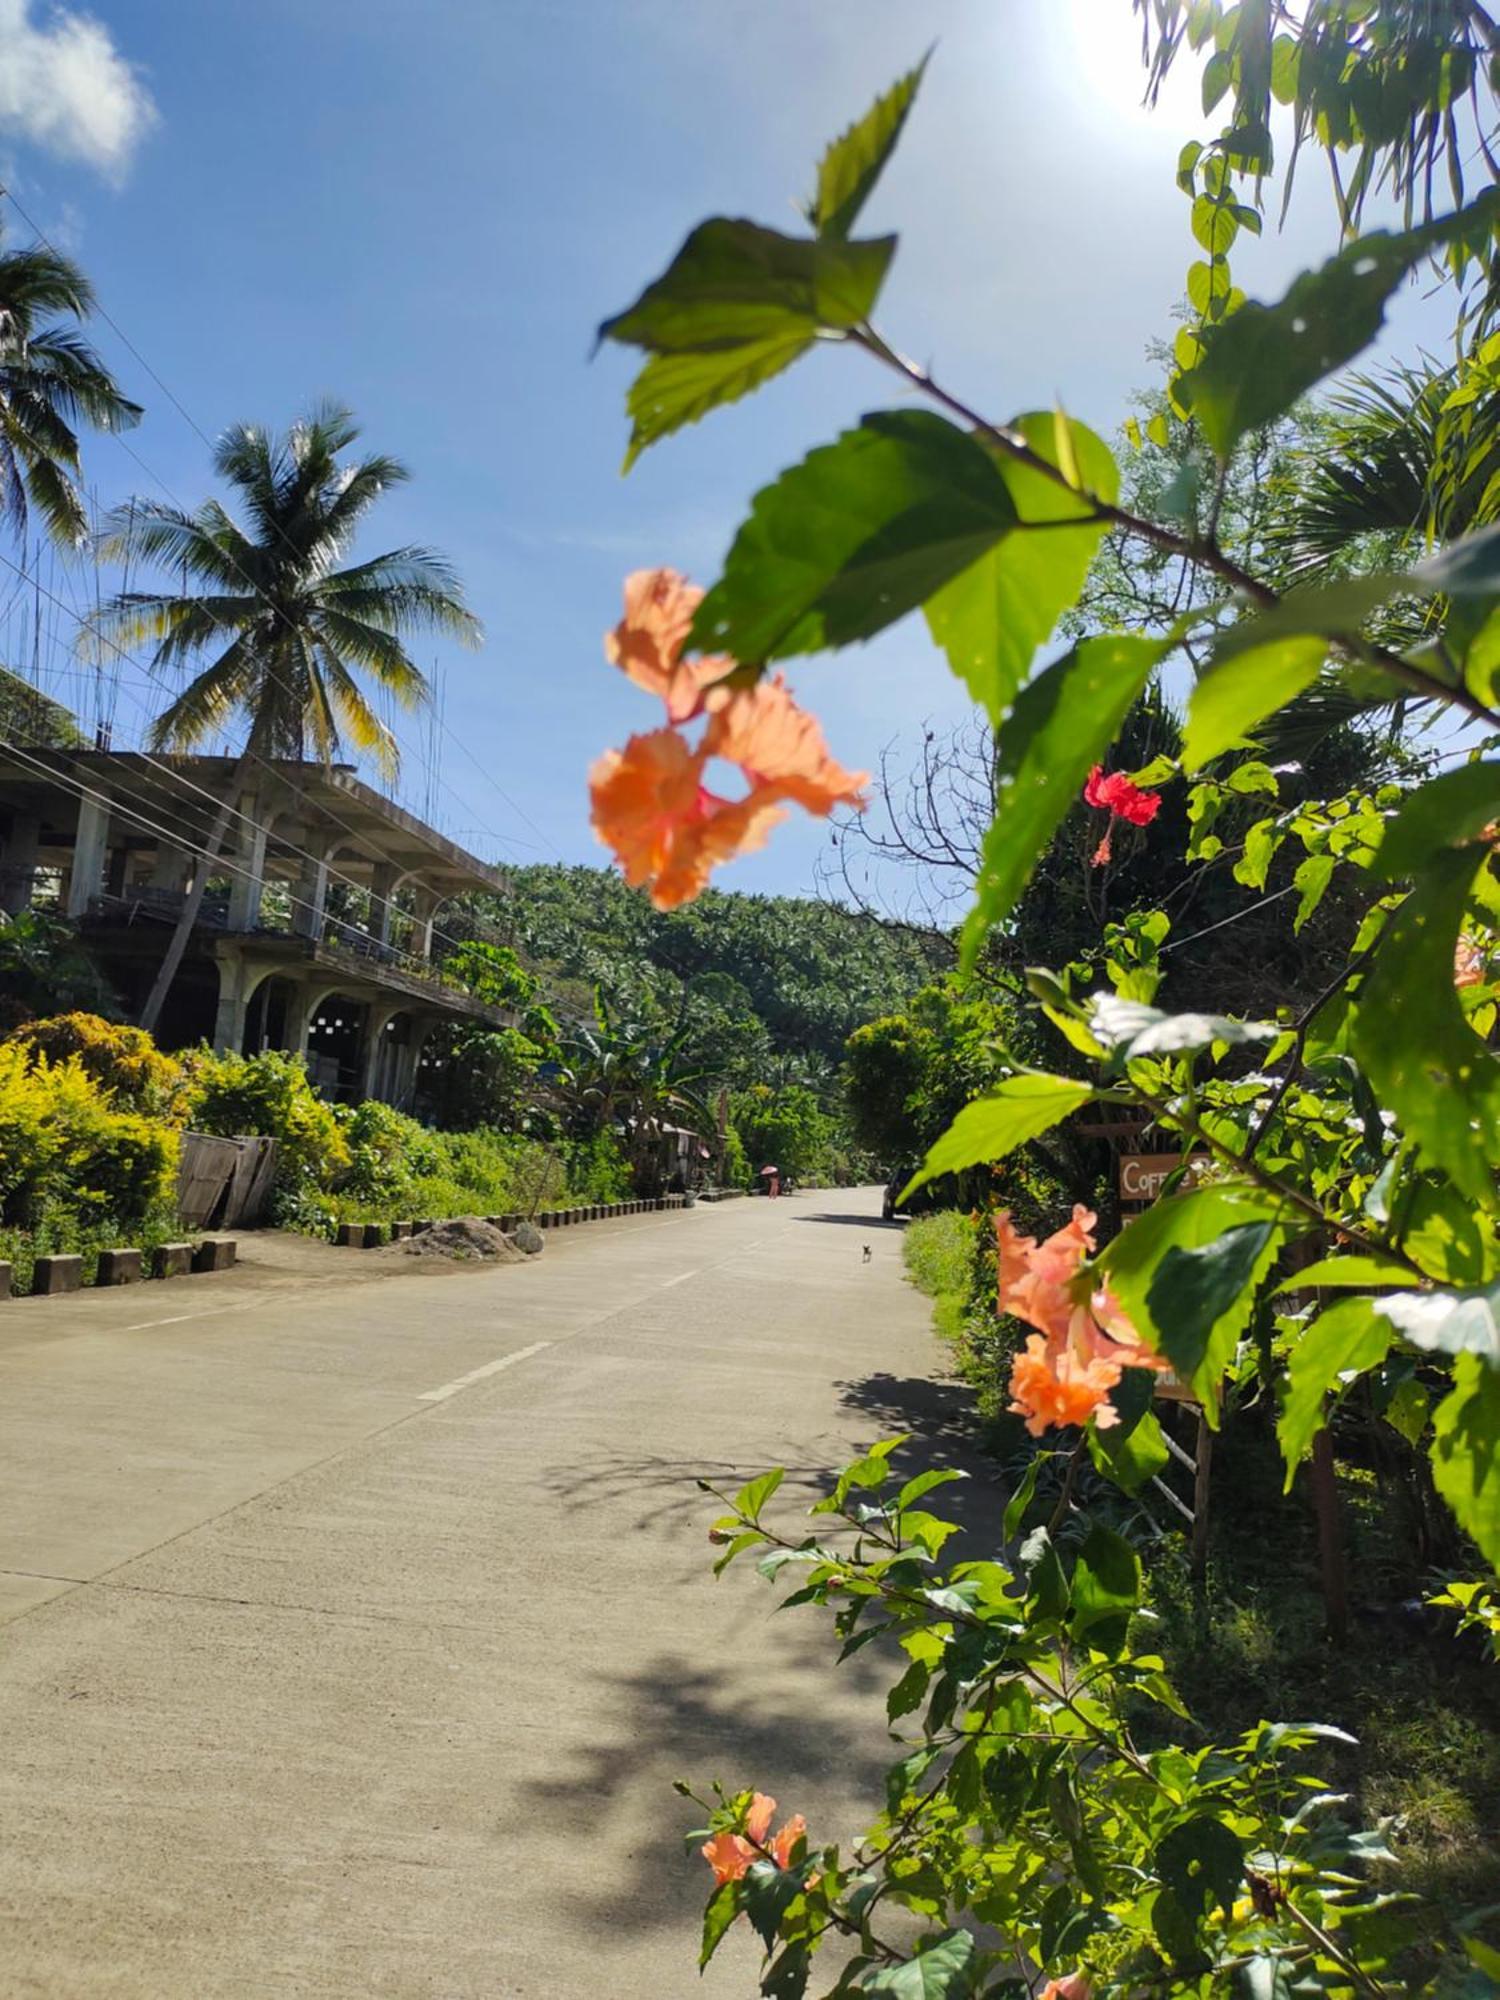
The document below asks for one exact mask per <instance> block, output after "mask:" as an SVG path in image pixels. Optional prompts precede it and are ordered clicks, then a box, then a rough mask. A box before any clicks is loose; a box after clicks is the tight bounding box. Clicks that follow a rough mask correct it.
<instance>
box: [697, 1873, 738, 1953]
mask: <svg viewBox="0 0 1500 2000" xmlns="http://www.w3.org/2000/svg"><path fill="white" fill-rule="evenodd" d="M739 1886H740V1885H739V1884H738V1882H721V1883H720V1884H719V1886H718V1888H717V1889H715V1890H714V1892H713V1894H712V1895H711V1896H710V1897H709V1899H708V1907H707V1909H705V1910H704V1912H703V1948H702V1950H701V1951H700V1952H699V1953H698V1970H699V1971H700V1972H701V1971H702V1970H703V1968H704V1966H705V1965H707V1963H708V1961H709V1960H710V1959H711V1958H712V1957H713V1955H714V1953H715V1952H716V1951H717V1950H718V1949H719V1945H720V1943H721V1942H722V1941H723V1937H724V1933H725V1932H726V1931H727V1930H728V1929H729V1926H730V1925H731V1924H732V1923H733V1922H734V1920H735V1918H736V1917H737V1916H738V1915H739V1913H740V1895H739Z"/></svg>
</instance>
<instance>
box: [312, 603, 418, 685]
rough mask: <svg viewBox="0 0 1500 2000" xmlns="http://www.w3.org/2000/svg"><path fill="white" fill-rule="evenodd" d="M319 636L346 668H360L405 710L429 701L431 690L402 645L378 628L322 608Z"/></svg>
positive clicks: (319, 613)
mask: <svg viewBox="0 0 1500 2000" xmlns="http://www.w3.org/2000/svg"><path fill="white" fill-rule="evenodd" d="M316 624H317V631H318V636H319V638H320V639H321V640H322V642H323V645H324V646H325V647H326V648H327V649H328V651H330V652H333V653H336V654H337V655H338V657H339V658H340V660H342V661H344V662H345V663H346V664H352V665H354V666H356V667H361V668H363V670H364V671H365V672H366V673H367V674H370V675H372V676H373V677H374V678H375V679H376V680H377V681H379V682H380V684H381V686H382V687H385V688H389V689H390V691H391V693H392V694H393V695H394V696H395V697H396V699H397V700H398V701H399V702H400V703H401V704H402V706H403V707H405V708H420V707H421V706H422V704H423V703H424V702H426V701H430V700H431V699H432V688H431V686H430V684H429V682H428V680H427V677H426V675H425V674H424V673H423V672H422V670H421V668H420V667H418V666H417V665H416V663H415V662H414V661H413V660H412V659H411V658H410V657H409V655H408V654H407V651H406V648H405V647H404V646H403V645H402V644H401V641H400V640H399V639H397V638H394V637H392V635H391V634H390V633H389V632H382V631H381V630H380V629H379V627H378V626H375V625H366V624H365V623H364V622H363V621H362V620H360V619H358V618H350V617H347V616H346V615H345V614H344V613H343V612H342V611H335V610H333V609H332V608H331V607H329V606H327V605H324V606H323V607H322V608H321V609H320V610H319V611H318V613H317V614H316Z"/></svg>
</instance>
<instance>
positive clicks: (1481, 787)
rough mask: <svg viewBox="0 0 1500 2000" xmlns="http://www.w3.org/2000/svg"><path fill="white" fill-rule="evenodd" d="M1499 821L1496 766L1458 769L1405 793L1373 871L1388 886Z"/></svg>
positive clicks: (1499, 777) (1499, 778) (1499, 770)
mask: <svg viewBox="0 0 1500 2000" xmlns="http://www.w3.org/2000/svg"><path fill="white" fill-rule="evenodd" d="M1497 815H1500V764H1497V763H1493V762H1490V763H1478V764H1460V765H1459V766H1458V768H1457V769H1456V770H1453V771H1444V772H1443V774H1442V776H1441V777H1439V778H1431V779H1429V780H1428V782H1427V783H1426V784H1425V785H1419V786H1418V787H1417V789H1416V791H1414V792H1408V793H1407V795H1406V797H1405V798H1404V799H1403V800H1402V801H1401V808H1400V810H1399V811H1398V812H1397V814H1396V817H1395V818H1394V819H1393V820H1392V821H1391V822H1390V824H1389V825H1388V826H1387V827H1386V830H1385V837H1384V838H1383V839H1382V841H1381V843H1380V851H1379V853H1378V854H1377V855H1376V857H1375V865H1376V867H1377V868H1378V869H1379V871H1380V873H1381V874H1382V875H1384V876H1386V877H1388V878H1389V879H1391V880H1395V879H1397V878H1399V877H1401V876H1406V875H1414V874H1416V872H1417V871H1418V869H1420V868H1421V867H1422V866H1423V864H1424V863H1425V862H1427V861H1430V860H1431V859H1432V857H1433V855H1434V854H1438V853H1440V852H1441V851H1442V850H1443V849H1444V848H1449V847H1459V846H1462V845H1463V843H1464V842H1465V841H1469V840H1473V839H1474V838H1475V836H1476V835H1477V834H1479V833H1482V832H1483V830H1484V829H1485V827H1487V826H1488V825H1489V824H1490V822H1491V820H1493V819H1495V818H1496V817H1497Z"/></svg>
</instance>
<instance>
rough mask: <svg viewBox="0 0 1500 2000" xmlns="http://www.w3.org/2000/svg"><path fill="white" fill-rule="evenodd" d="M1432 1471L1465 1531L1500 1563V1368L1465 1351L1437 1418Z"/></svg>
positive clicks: (1496, 1564) (1490, 1560) (1498, 1565)
mask: <svg viewBox="0 0 1500 2000" xmlns="http://www.w3.org/2000/svg"><path fill="white" fill-rule="evenodd" d="M1433 1433H1434V1434H1433V1442H1432V1476H1433V1480H1434V1482H1435V1484H1436V1486H1437V1490H1438V1492H1439V1493H1441V1494H1442V1496H1443V1498H1444V1499H1445V1500H1446V1501H1447V1503H1448V1505H1449V1506H1450V1507H1451V1508H1452V1509H1453V1513H1454V1517H1455V1518H1456V1520H1457V1521H1458V1524H1459V1526H1460V1527H1461V1528H1462V1529H1463V1530H1464V1532H1465V1533H1466V1534H1468V1535H1470V1536H1472V1537H1473V1539H1474V1541H1475V1543H1476V1544H1477V1545H1478V1548H1479V1551H1480V1553H1481V1555H1483V1557H1484V1559H1485V1561H1486V1562H1487V1563H1489V1564H1490V1565H1491V1567H1492V1568H1500V1373H1497V1372H1496V1370H1495V1369H1493V1368H1489V1367H1486V1365H1485V1363H1484V1362H1483V1361H1481V1360H1480V1358H1479V1356H1478V1355H1477V1354H1461V1355H1460V1356H1459V1357H1458V1360H1457V1361H1456V1362H1455V1363H1454V1367H1453V1389H1452V1391H1451V1393H1450V1394H1448V1395H1447V1396H1445V1397H1444V1398H1443V1400H1442V1402H1441V1403H1439V1404H1438V1406H1437V1410H1436V1413H1435V1414H1434V1417H1433Z"/></svg>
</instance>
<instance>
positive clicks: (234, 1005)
mask: <svg viewBox="0 0 1500 2000" xmlns="http://www.w3.org/2000/svg"><path fill="white" fill-rule="evenodd" d="M214 963H215V964H216V965H217V966H218V968H219V1005H218V1008H217V1010H216V1012H215V1014H214V1047H215V1048H216V1049H218V1050H219V1051H220V1052H221V1053H223V1052H225V1051H228V1052H229V1053H230V1054H232V1055H238V1054H239V1052H240V1050H241V1048H242V1047H243V1046H244V1041H245V1012H246V1007H247V1005H248V1002H249V998H250V987H251V986H252V984H253V983H254V974H253V973H252V972H251V971H250V968H249V967H248V966H247V965H246V964H245V961H244V960H243V959H242V958H241V957H240V954H239V953H238V952H237V951H235V950H234V949H233V948H232V947H225V946H223V945H219V946H218V947H217V948H216V949H215V951H214Z"/></svg>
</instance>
